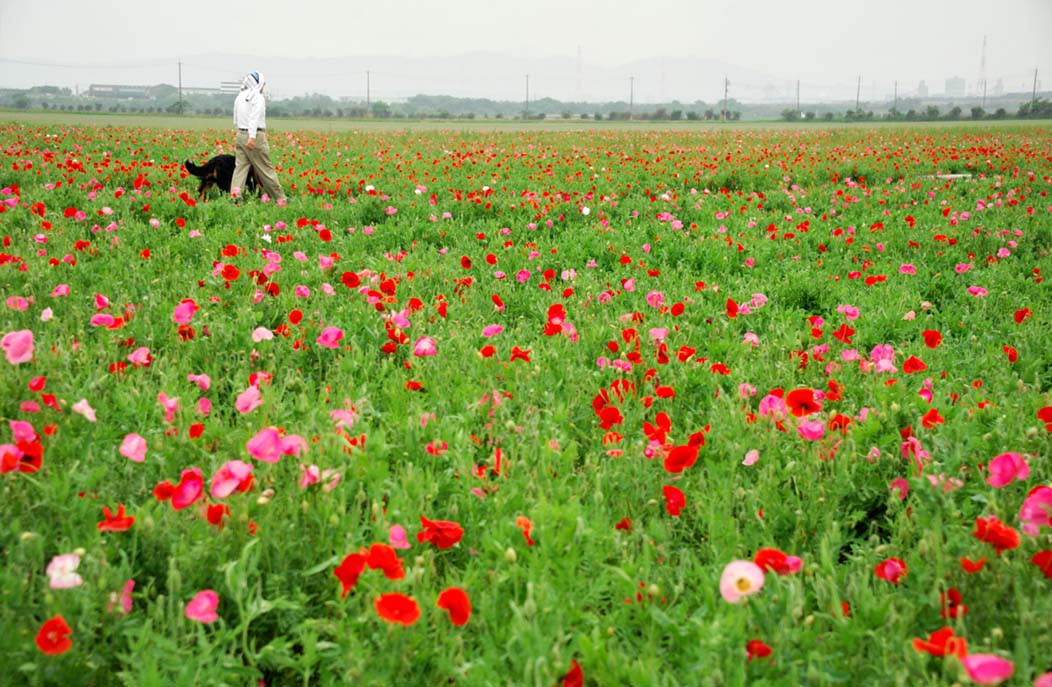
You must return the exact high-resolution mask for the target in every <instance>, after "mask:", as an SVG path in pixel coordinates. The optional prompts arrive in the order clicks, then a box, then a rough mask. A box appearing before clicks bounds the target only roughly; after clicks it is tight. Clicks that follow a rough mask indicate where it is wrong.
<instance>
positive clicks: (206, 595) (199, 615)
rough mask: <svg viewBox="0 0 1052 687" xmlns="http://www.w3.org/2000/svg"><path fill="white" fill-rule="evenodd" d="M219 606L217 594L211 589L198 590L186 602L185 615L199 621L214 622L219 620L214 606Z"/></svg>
mask: <svg viewBox="0 0 1052 687" xmlns="http://www.w3.org/2000/svg"><path fill="white" fill-rule="evenodd" d="M218 607H219V595H218V594H216V593H215V592H214V591H212V590H211V589H206V590H204V591H202V592H198V593H197V594H196V595H195V596H194V598H193V599H191V600H190V601H189V602H188V603H187V604H186V617H187V618H189V619H190V620H196V621H197V622H199V623H214V622H215V621H217V620H219V614H217V613H216V608H218Z"/></svg>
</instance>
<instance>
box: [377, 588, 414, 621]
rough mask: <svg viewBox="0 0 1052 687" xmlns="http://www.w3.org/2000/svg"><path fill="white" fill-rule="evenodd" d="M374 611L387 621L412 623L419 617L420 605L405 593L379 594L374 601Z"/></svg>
mask: <svg viewBox="0 0 1052 687" xmlns="http://www.w3.org/2000/svg"><path fill="white" fill-rule="evenodd" d="M373 604H374V605H375V606H376V613H377V614H378V615H379V616H380V617H381V618H383V619H384V620H386V621H387V622H389V623H397V624H399V625H412V624H413V623H415V622H416V621H417V620H418V619H419V618H420V606H418V605H417V603H416V600H415V599H414V598H413V597H411V596H406V595H405V594H398V593H397V592H396V593H392V594H381V595H380V597H379V598H378V599H376V601H374V602H373Z"/></svg>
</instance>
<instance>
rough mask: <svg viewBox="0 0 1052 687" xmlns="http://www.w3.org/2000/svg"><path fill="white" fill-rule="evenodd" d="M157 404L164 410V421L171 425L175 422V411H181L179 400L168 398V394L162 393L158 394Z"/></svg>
mask: <svg viewBox="0 0 1052 687" xmlns="http://www.w3.org/2000/svg"><path fill="white" fill-rule="evenodd" d="M157 402H158V403H160V404H161V407H162V408H164V421H165V422H167V423H169V424H171V423H172V422H173V421H174V420H175V411H177V410H179V399H178V398H168V394H166V393H164V392H163V391H161V392H160V393H158V394H157Z"/></svg>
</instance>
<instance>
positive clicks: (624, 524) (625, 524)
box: [614, 518, 632, 532]
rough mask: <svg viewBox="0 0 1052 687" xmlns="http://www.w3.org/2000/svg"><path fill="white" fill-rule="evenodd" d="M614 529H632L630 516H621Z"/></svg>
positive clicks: (628, 530) (627, 530)
mask: <svg viewBox="0 0 1052 687" xmlns="http://www.w3.org/2000/svg"><path fill="white" fill-rule="evenodd" d="M614 529H615V530H624V531H625V532H631V531H632V518H621V520H620V522H618V523H617V524H616V525H614Z"/></svg>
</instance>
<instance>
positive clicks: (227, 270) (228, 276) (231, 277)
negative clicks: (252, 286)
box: [220, 265, 241, 281]
mask: <svg viewBox="0 0 1052 687" xmlns="http://www.w3.org/2000/svg"><path fill="white" fill-rule="evenodd" d="M220 276H221V277H223V279H225V280H227V281H236V280H237V279H238V277H240V276H241V270H239V269H238V268H237V267H235V266H233V265H223V270H222V272H221V273H220Z"/></svg>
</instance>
